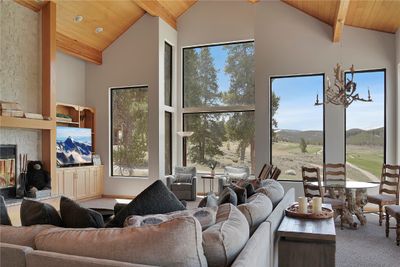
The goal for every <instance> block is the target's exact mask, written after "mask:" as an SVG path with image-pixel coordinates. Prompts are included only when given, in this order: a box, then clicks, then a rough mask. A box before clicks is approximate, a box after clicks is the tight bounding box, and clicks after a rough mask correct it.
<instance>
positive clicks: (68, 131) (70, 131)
mask: <svg viewBox="0 0 400 267" xmlns="http://www.w3.org/2000/svg"><path fill="white" fill-rule="evenodd" d="M91 135H92V133H91V130H90V129H86V128H75V127H57V138H56V139H57V141H64V140H65V139H67V138H68V137H69V136H71V137H72V138H73V139H74V140H76V141H81V142H89V141H90V140H91Z"/></svg>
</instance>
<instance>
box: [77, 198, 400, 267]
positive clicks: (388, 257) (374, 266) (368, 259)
mask: <svg viewBox="0 0 400 267" xmlns="http://www.w3.org/2000/svg"><path fill="white" fill-rule="evenodd" d="M200 200H201V198H197V200H196V201H188V203H187V208H188V209H193V208H195V207H197V205H198V203H199V201H200ZM117 201H118V202H124V203H128V202H129V201H130V200H125V199H124V200H122V199H121V200H115V199H107V198H101V199H95V200H89V201H86V202H82V203H81V205H82V206H85V207H90V208H111V209H112V208H113V207H114V204H115V203H116V202H117ZM366 216H367V220H368V223H367V225H364V226H360V227H359V228H358V229H357V230H352V229H349V228H346V227H345V229H343V230H340V227H339V226H338V227H336V235H337V236H336V266H337V267H353V266H354V267H397V266H400V246H399V247H398V246H396V230H394V229H391V230H390V233H389V238H386V236H385V226H384V225H382V226H379V224H378V216H377V215H376V214H367V215H366ZM391 225H392V226H394V225H395V221H394V220H393V219H392V220H391ZM307 267H313V266H307Z"/></svg>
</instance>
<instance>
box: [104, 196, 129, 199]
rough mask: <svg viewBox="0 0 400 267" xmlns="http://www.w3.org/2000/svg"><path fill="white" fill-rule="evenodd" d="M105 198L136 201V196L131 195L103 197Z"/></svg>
mask: <svg viewBox="0 0 400 267" xmlns="http://www.w3.org/2000/svg"><path fill="white" fill-rule="evenodd" d="M102 197H103V198H122V199H134V198H135V197H136V196H130V195H102Z"/></svg>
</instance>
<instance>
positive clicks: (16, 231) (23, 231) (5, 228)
mask: <svg viewBox="0 0 400 267" xmlns="http://www.w3.org/2000/svg"><path fill="white" fill-rule="evenodd" d="M49 228H55V226H53V225H47V224H46V225H32V226H18V227H17V226H9V225H0V237H1V242H3V243H9V244H14V245H18V246H26V247H31V248H33V249H36V246H35V237H36V235H37V234H39V233H40V232H42V231H43V230H47V229H49Z"/></svg>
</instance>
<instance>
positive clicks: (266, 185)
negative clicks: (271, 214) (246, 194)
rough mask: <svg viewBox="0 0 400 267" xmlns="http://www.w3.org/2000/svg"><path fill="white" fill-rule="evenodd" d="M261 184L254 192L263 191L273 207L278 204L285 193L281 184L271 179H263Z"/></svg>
mask: <svg viewBox="0 0 400 267" xmlns="http://www.w3.org/2000/svg"><path fill="white" fill-rule="evenodd" d="M261 185H262V187H260V188H258V189H257V190H256V192H257V193H263V194H265V195H266V196H267V197H269V199H271V201H272V204H273V205H274V207H275V206H276V205H278V203H279V202H280V201H281V200H282V198H283V196H284V195H285V190H284V189H283V187H282V185H281V184H280V183H279V182H277V181H275V180H273V179H267V180H263V181H262V182H261Z"/></svg>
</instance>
